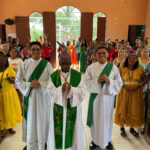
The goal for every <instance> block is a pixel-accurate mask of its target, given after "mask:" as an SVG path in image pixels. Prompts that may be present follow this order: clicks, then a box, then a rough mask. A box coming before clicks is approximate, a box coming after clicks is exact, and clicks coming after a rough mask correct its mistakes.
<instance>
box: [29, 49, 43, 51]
mask: <svg viewBox="0 0 150 150" xmlns="http://www.w3.org/2000/svg"><path fill="white" fill-rule="evenodd" d="M31 50H32V51H40V50H41V49H40V48H32V49H31Z"/></svg>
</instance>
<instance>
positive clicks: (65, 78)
mask: <svg viewBox="0 0 150 150" xmlns="http://www.w3.org/2000/svg"><path fill="white" fill-rule="evenodd" d="M69 74H70V72H68V74H67V76H66V77H65V76H64V75H63V73H62V74H61V75H62V77H63V78H64V80H65V82H67V79H68V77H69Z"/></svg>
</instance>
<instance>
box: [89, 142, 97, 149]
mask: <svg viewBox="0 0 150 150" xmlns="http://www.w3.org/2000/svg"><path fill="white" fill-rule="evenodd" d="M89 148H90V149H96V148H99V146H98V145H96V144H95V143H94V142H93V141H92V142H91V144H90V146H89Z"/></svg>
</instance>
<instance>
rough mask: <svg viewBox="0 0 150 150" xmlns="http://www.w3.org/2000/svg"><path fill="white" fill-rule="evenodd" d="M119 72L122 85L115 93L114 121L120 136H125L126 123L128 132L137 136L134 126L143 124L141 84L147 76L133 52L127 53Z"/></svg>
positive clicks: (142, 84)
mask: <svg viewBox="0 0 150 150" xmlns="http://www.w3.org/2000/svg"><path fill="white" fill-rule="evenodd" d="M120 73H121V77H122V80H123V86H122V88H121V90H120V91H119V93H118V95H117V101H116V110H115V115H114V122H115V123H116V124H117V125H119V126H120V132H121V133H120V134H121V136H123V137H125V136H126V132H125V128H124V125H126V126H129V127H130V133H131V134H133V135H134V136H135V137H138V136H139V134H138V133H137V132H136V131H135V129H134V128H140V127H141V126H142V125H143V124H144V99H143V86H144V85H145V83H146V82H147V78H146V75H145V73H144V69H143V68H142V67H141V66H140V65H139V62H138V57H137V55H136V54H135V53H129V55H128V57H127V59H126V60H125V62H124V64H123V65H121V67H120Z"/></svg>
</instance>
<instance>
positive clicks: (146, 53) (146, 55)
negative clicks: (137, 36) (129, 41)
mask: <svg viewBox="0 0 150 150" xmlns="http://www.w3.org/2000/svg"><path fill="white" fill-rule="evenodd" d="M149 61H150V57H149V50H148V49H147V48H144V49H143V52H142V57H141V58H140V65H141V66H142V67H143V68H145V65H146V64H147V63H148V62H149Z"/></svg>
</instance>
